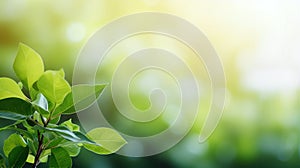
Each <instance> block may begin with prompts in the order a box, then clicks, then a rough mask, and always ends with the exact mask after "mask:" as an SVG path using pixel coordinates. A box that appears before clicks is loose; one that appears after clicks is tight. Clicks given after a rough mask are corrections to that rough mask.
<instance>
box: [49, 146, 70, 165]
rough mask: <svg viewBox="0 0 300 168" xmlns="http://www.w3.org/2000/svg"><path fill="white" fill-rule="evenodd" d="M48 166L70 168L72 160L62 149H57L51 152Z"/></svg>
mask: <svg viewBox="0 0 300 168" xmlns="http://www.w3.org/2000/svg"><path fill="white" fill-rule="evenodd" d="M49 164H50V167H51V168H69V167H72V159H71V157H70V156H69V153H68V152H67V151H66V150H65V149H64V148H61V147H58V148H54V149H52V150H51V156H50V162H49Z"/></svg>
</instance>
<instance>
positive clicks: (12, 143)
mask: <svg viewBox="0 0 300 168" xmlns="http://www.w3.org/2000/svg"><path fill="white" fill-rule="evenodd" d="M16 146H22V147H25V146H26V143H25V141H24V139H23V138H22V136H21V135H19V134H11V135H10V136H9V137H8V138H7V139H6V140H5V141H4V145H3V152H4V154H5V156H8V155H9V153H10V152H11V151H12V149H13V148H15V147H16Z"/></svg>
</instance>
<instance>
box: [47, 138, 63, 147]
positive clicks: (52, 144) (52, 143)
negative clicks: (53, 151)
mask: <svg viewBox="0 0 300 168" xmlns="http://www.w3.org/2000/svg"><path fill="white" fill-rule="evenodd" d="M63 140H64V138H63V137H60V136H58V137H56V138H54V139H52V140H50V141H49V143H48V144H47V146H46V149H50V148H53V147H56V146H58V145H59V144H60V143H61V142H62V141H63Z"/></svg>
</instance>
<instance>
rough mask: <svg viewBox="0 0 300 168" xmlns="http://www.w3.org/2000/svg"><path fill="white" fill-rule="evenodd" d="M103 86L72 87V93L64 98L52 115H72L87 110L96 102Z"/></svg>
mask: <svg viewBox="0 0 300 168" xmlns="http://www.w3.org/2000/svg"><path fill="white" fill-rule="evenodd" d="M105 86H106V85H85V84H84V85H75V86H72V92H70V93H69V94H68V95H67V96H66V97H65V99H64V101H63V103H62V104H61V105H60V106H58V107H57V108H56V110H55V112H54V113H53V114H54V115H57V114H73V113H76V112H78V111H81V110H84V109H86V108H88V107H89V106H90V105H92V104H93V103H94V102H95V101H96V100H97V98H98V97H99V96H100V94H101V93H102V91H103V89H104V88H105Z"/></svg>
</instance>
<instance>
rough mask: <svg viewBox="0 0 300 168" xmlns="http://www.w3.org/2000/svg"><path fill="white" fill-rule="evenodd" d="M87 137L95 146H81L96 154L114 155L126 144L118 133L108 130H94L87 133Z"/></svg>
mask: <svg viewBox="0 0 300 168" xmlns="http://www.w3.org/2000/svg"><path fill="white" fill-rule="evenodd" d="M87 136H88V137H89V138H90V139H91V140H93V141H95V142H96V144H86V143H84V144H83V146H84V147H85V148H86V149H88V150H90V151H92V152H95V153H97V154H111V153H114V152H116V151H117V150H119V149H120V148H121V147H122V146H123V145H125V144H126V143H127V142H126V141H125V139H123V138H122V137H121V136H120V135H119V133H118V132H116V131H115V130H112V129H110V128H95V129H93V130H91V131H89V132H88V133H87Z"/></svg>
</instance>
